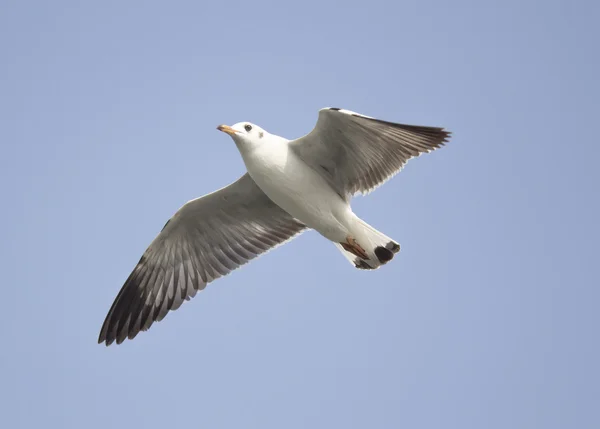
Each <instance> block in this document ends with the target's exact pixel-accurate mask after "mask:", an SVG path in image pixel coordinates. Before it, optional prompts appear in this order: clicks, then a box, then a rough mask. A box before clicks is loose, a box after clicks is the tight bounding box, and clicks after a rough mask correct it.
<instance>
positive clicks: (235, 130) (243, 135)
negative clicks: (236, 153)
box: [217, 122, 269, 146]
mask: <svg viewBox="0 0 600 429" xmlns="http://www.w3.org/2000/svg"><path fill="white" fill-rule="evenodd" d="M217 130H219V131H223V132H224V133H227V134H229V135H230V136H231V138H232V139H233V141H235V143H236V144H237V145H238V146H246V145H252V146H255V145H257V144H260V143H261V142H262V140H263V139H264V138H265V137H267V136H269V133H267V132H266V131H265V130H263V129H262V128H261V127H259V126H258V125H254V124H251V123H250V122H238V123H237V124H235V125H233V126H231V127H230V126H228V125H219V126H218V127H217Z"/></svg>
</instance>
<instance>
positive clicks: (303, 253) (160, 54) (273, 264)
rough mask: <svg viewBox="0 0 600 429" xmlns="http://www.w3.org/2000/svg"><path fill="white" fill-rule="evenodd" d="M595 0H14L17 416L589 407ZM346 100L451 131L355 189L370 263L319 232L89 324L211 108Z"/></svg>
mask: <svg viewBox="0 0 600 429" xmlns="http://www.w3.org/2000/svg"><path fill="white" fill-rule="evenodd" d="M599 8H600V7H599V5H598V2H591V1H590V2H572V1H547V2H533V1H513V0H510V1H502V2H482V1H460V0H458V1H452V2H445V1H423V0H418V1H417V0H413V1H402V2H391V1H390V2H380V1H369V2H353V1H350V2H344V3H339V4H338V3H333V2H311V1H302V2H294V3H291V2H290V3H289V4H285V5H284V3H283V2H264V1H260V0H259V1H253V2H227V3H220V2H199V1H188V2H182V1H172V2H156V1H144V2H141V1H130V2H124V1H103V2H78V1H72V2H67V1H54V2H50V1H45V2H42V1H38V2H33V1H6V0H5V1H3V2H2V5H1V6H0V54H1V59H2V63H1V67H0V118H1V119H0V121H1V126H0V144H1V148H2V152H1V155H0V191H1V197H2V210H1V211H0V222H1V224H2V226H3V234H2V240H1V241H0V256H1V258H0V260H1V265H2V281H1V287H2V295H1V296H2V301H1V302H2V304H1V305H2V311H1V312H0V337H1V338H2V345H1V346H0V347H1V349H0V350H1V352H0V365H1V366H0V377H1V381H0V411H1V412H0V416H1V419H2V424H1V426H2V427H6V428H39V427H53V428H54V427H56V428H86V429H88V428H89V429H93V428H125V427H127V428H132V427H133V428H138V427H144V428H165V427H190V428H192V427H194V428H198V427H200V428H211V429H213V428H236V429H237V428H261V429H262V428H277V429H281V428H286V429H287V428H344V429H348V428H384V429H387V428H435V429H438V428H444V429H447V428H459V429H465V428H477V429H480V428H499V429H500V428H502V429H504V428H511V429H516V428H578V429H587V428H590V429H591V428H598V427H600V411H599V405H600V370H599V368H598V365H599V362H600V345H599V333H598V328H599V326H600V316H599V314H598V306H599V304H600V291H599V288H600V281H599V280H598V278H599V276H598V262H597V259H598V256H599V251H598V241H599V239H600V236H599V235H600V234H599V227H598V218H599V216H600V210H599V192H598V186H599V184H600V174H599V172H598V167H597V160H598V157H599V155H600V150H599V147H600V142H599V140H598V131H597V128H598V126H599V125H598V118H599V116H600V102H599V100H600V85H599V82H598V76H599V75H600V68H599V64H600V61H599V58H598V56H599V54H598V52H599V51H598V40H600V31H599V30H598V21H599V19H600V14H599ZM326 106H334V107H343V108H347V109H351V110H355V111H358V112H361V113H364V114H367V115H370V116H375V117H379V118H382V119H386V120H391V121H397V122H404V123H409V124H423V125H432V126H444V127H446V128H448V129H449V130H451V131H452V132H453V138H452V140H451V142H450V143H449V144H448V145H447V146H445V147H444V148H443V149H441V150H439V151H436V152H435V153H432V154H428V155H424V156H422V157H420V158H418V159H414V160H412V161H411V162H409V164H408V165H407V167H406V168H405V170H404V171H403V172H402V173H401V174H400V175H398V176H396V177H395V178H394V179H393V180H392V181H390V182H388V183H387V184H386V185H384V186H383V187H381V188H379V189H378V190H377V191H376V192H374V193H373V194H371V195H369V196H367V197H359V198H357V199H356V200H355V201H354V204H353V207H354V209H355V211H356V212H357V213H358V214H359V215H360V216H362V217H363V218H364V219H365V220H367V221H368V222H369V223H370V224H372V225H374V226H375V227H377V228H378V229H380V230H381V231H383V232H384V233H386V234H387V235H389V236H391V237H393V238H394V239H396V240H397V241H398V242H399V243H400V244H401V245H402V251H401V253H400V254H399V255H398V256H397V257H396V259H394V261H393V263H391V264H389V265H387V266H385V267H384V268H382V269H380V270H378V271H376V272H361V271H358V270H355V269H354V268H352V267H351V266H350V265H349V264H348V262H347V261H346V260H345V259H344V258H343V257H342V256H341V255H340V254H339V252H338V251H337V250H336V249H335V247H334V246H333V245H332V244H330V243H328V242H327V241H326V240H325V239H323V238H322V237H321V236H319V235H318V234H317V233H315V232H309V233H306V234H304V235H302V236H301V237H299V238H298V239H296V240H294V241H292V242H291V243H289V244H286V245H285V246H283V247H280V248H279V249H278V250H277V251H274V252H271V253H269V254H267V255H265V256H263V257H261V258H259V259H257V260H255V261H253V262H252V263H250V264H249V265H246V266H244V267H243V268H242V269H240V270H238V271H235V272H234V273H233V274H231V275H230V276H227V277H225V278H223V279H220V280H218V281H216V282H214V283H212V284H210V285H209V286H208V287H207V289H206V290H205V291H203V292H201V293H199V294H198V295H197V296H196V298H194V299H193V300H192V301H190V302H188V303H185V304H184V305H183V306H182V308H180V309H179V310H178V311H177V312H175V313H171V314H169V315H168V316H167V318H166V319H165V320H164V321H162V322H161V323H158V324H155V325H154V326H153V327H152V329H151V330H150V331H148V332H145V333H142V334H140V335H139V336H138V337H137V338H136V339H135V340H134V341H128V342H126V343H124V344H123V345H121V346H117V347H114V346H111V347H109V348H106V347H105V346H103V345H102V346H101V345H98V344H97V343H96V341H97V335H98V332H99V330H100V326H101V324H102V321H103V319H104V317H105V315H106V312H107V311H108V309H109V307H110V305H111V303H112V301H113V299H114V297H115V296H116V294H117V292H118V290H119V289H120V287H121V285H122V283H123V282H124V280H125V279H126V277H127V276H128V274H129V273H130V271H131V270H132V269H133V267H134V266H135V264H136V262H137V261H138V259H139V257H140V256H141V254H142V252H143V251H144V250H145V248H146V246H147V245H148V244H149V243H150V242H151V240H152V239H153V238H154V236H155V235H156V234H157V233H158V232H159V231H160V229H161V228H162V226H163V225H164V223H165V222H166V220H167V219H168V218H169V217H170V216H171V215H172V214H173V213H174V212H175V211H176V210H177V209H178V208H179V207H180V206H181V205H182V204H184V203H185V202H186V201H188V200H190V199H192V198H195V197H198V196H201V195H203V194H205V193H208V192H211V191H213V190H215V189H217V188H219V187H222V186H224V185H226V184H228V183H230V182H232V181H234V180H235V179H237V178H238V177H239V176H240V175H241V174H243V172H244V166H243V163H242V160H241V157H240V156H239V154H238V152H237V150H236V148H235V145H234V144H233V142H232V141H231V139H230V138H229V137H228V136H226V135H224V134H222V133H219V132H218V131H217V130H216V129H215V127H216V126H217V125H218V124H221V123H225V124H232V123H235V122H238V121H244V120H248V121H251V122H254V123H256V124H259V125H260V126H262V127H264V128H265V129H267V130H268V131H270V132H272V133H274V134H279V135H283V136H286V137H288V138H294V137H300V136H302V135H304V134H305V133H307V132H308V131H310V130H311V129H312V127H313V125H314V123H315V121H316V119H317V112H318V109H319V108H321V107H326Z"/></svg>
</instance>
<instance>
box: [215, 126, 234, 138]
mask: <svg viewBox="0 0 600 429" xmlns="http://www.w3.org/2000/svg"><path fill="white" fill-rule="evenodd" d="M217 130H219V131H223V132H224V133H227V134H229V135H230V136H232V135H234V134H235V133H237V131H236V130H234V129H233V128H231V127H230V126H229V125H219V126H218V127H217Z"/></svg>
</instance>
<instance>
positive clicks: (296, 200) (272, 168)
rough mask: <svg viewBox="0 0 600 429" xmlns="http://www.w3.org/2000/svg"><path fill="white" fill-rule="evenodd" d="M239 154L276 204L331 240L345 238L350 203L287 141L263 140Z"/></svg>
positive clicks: (257, 182) (263, 189)
mask: <svg viewBox="0 0 600 429" xmlns="http://www.w3.org/2000/svg"><path fill="white" fill-rule="evenodd" d="M244 152H246V153H244ZM242 157H243V159H244V163H245V164H246V168H247V169H248V173H249V174H250V176H251V177H252V179H254V181H255V182H256V184H257V185H258V186H259V187H260V188H261V189H262V191H263V192H264V193H265V194H266V195H267V196H268V197H269V198H270V199H271V200H272V201H273V202H274V203H275V204H277V205H278V206H279V207H281V208H282V209H284V210H285V211H287V212H288V213H289V214H291V215H292V216H294V217H295V218H296V219H298V220H300V221H301V222H303V223H304V224H305V225H307V226H308V227H310V228H313V229H315V230H317V231H319V232H320V233H321V234H323V235H324V236H325V237H327V238H329V239H330V240H332V241H344V240H345V238H346V235H347V229H348V228H347V227H348V225H347V222H345V220H346V218H347V217H348V214H349V213H351V211H350V207H349V206H348V204H347V203H346V202H345V201H344V200H343V199H342V198H341V197H340V196H339V195H338V194H337V192H335V191H334V190H333V189H332V188H331V186H329V184H328V183H327V182H326V180H325V179H324V178H323V177H321V176H320V175H319V174H318V173H317V172H315V171H314V170H313V169H311V168H310V167H308V166H307V165H306V164H304V162H302V161H301V160H300V159H298V158H297V157H296V155H295V154H294V153H293V152H291V151H290V150H289V148H288V145H287V142H281V141H274V142H269V143H267V142H265V143H264V144H261V145H260V146H258V147H254V148H252V150H249V151H243V152H242Z"/></svg>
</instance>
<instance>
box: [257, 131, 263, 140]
mask: <svg viewBox="0 0 600 429" xmlns="http://www.w3.org/2000/svg"><path fill="white" fill-rule="evenodd" d="M263 135H264V133H263V132H262V131H261V132H260V133H258V137H259V138H261V139H262V138H263Z"/></svg>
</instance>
